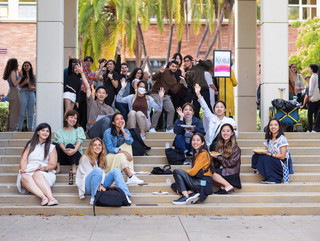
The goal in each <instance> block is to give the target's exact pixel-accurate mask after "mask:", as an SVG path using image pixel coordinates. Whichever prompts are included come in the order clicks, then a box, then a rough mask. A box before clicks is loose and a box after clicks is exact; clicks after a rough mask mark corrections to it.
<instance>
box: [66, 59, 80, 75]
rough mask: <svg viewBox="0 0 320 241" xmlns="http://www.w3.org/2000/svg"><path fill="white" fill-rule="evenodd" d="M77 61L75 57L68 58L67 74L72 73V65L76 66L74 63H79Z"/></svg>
mask: <svg viewBox="0 0 320 241" xmlns="http://www.w3.org/2000/svg"><path fill="white" fill-rule="evenodd" d="M79 63H80V61H79V60H78V59H76V58H71V59H69V65H68V75H71V74H72V73H74V66H76V64H79Z"/></svg>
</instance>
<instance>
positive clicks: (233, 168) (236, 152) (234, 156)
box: [213, 123, 241, 194]
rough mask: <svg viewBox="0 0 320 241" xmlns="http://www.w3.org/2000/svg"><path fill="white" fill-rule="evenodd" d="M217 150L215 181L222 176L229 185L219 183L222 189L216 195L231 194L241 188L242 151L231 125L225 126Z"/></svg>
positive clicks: (220, 134)
mask: <svg viewBox="0 0 320 241" xmlns="http://www.w3.org/2000/svg"><path fill="white" fill-rule="evenodd" d="M216 150H217V152H218V153H215V154H218V155H217V156H215V157H214V158H213V161H214V164H215V168H216V169H215V173H214V175H213V180H214V181H215V180H217V182H218V183H219V180H220V179H219V178H216V175H218V174H219V175H221V176H222V178H224V179H225V181H226V182H227V183H228V184H227V185H226V183H225V182H224V183H219V184H220V185H221V186H222V188H220V190H218V191H217V192H215V194H230V193H232V192H234V190H233V187H237V188H241V181H240V165H241V149H240V148H239V146H238V144H237V142H236V137H235V134H234V130H233V127H232V125H230V124H229V123H226V124H223V125H222V127H221V130H220V133H219V136H218V142H217V147H216Z"/></svg>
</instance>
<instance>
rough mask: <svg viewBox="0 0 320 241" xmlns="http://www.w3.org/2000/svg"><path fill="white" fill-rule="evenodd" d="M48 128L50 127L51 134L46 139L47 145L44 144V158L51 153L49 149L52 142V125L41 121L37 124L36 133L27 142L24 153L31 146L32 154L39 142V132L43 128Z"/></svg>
mask: <svg viewBox="0 0 320 241" xmlns="http://www.w3.org/2000/svg"><path fill="white" fill-rule="evenodd" d="M45 128H48V129H49V136H48V138H47V139H46V141H45V146H44V157H43V160H45V159H46V158H47V156H48V154H49V150H50V144H51V126H50V125H49V124H48V123H41V124H39V125H38V126H37V128H36V130H35V131H34V134H33V136H32V138H31V140H29V141H28V142H27V144H26V145H25V147H24V149H23V151H22V154H21V155H23V153H24V152H25V151H26V149H27V148H28V147H29V154H28V156H29V155H30V153H31V152H33V151H34V149H35V148H36V145H37V144H38V143H39V134H38V132H39V131H41V130H42V129H45Z"/></svg>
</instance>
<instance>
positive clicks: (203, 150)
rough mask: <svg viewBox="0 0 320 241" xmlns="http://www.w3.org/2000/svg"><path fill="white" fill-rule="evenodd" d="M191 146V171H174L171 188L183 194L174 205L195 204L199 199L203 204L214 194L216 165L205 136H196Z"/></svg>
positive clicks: (198, 134)
mask: <svg viewBox="0 0 320 241" xmlns="http://www.w3.org/2000/svg"><path fill="white" fill-rule="evenodd" d="M191 145H192V147H193V156H192V165H191V169H190V170H188V171H184V170H182V169H175V170H173V177H174V180H175V183H173V184H172V185H171V188H172V190H173V191H174V192H177V193H178V194H181V197H180V198H179V199H177V200H174V201H173V204H174V205H185V204H187V205H189V204H194V203H196V202H197V201H198V200H199V199H200V201H201V202H203V201H204V200H205V199H206V198H207V196H208V195H210V194H212V193H213V188H212V174H213V173H214V164H213V162H212V158H211V157H210V154H209V151H208V147H207V145H206V143H205V139H204V136H203V135H202V134H200V133H196V134H194V135H193V137H192V140H191Z"/></svg>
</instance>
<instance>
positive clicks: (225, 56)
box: [213, 50, 231, 78]
mask: <svg viewBox="0 0 320 241" xmlns="http://www.w3.org/2000/svg"><path fill="white" fill-rule="evenodd" d="M213 77H222V78H231V50H214V51H213Z"/></svg>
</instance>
